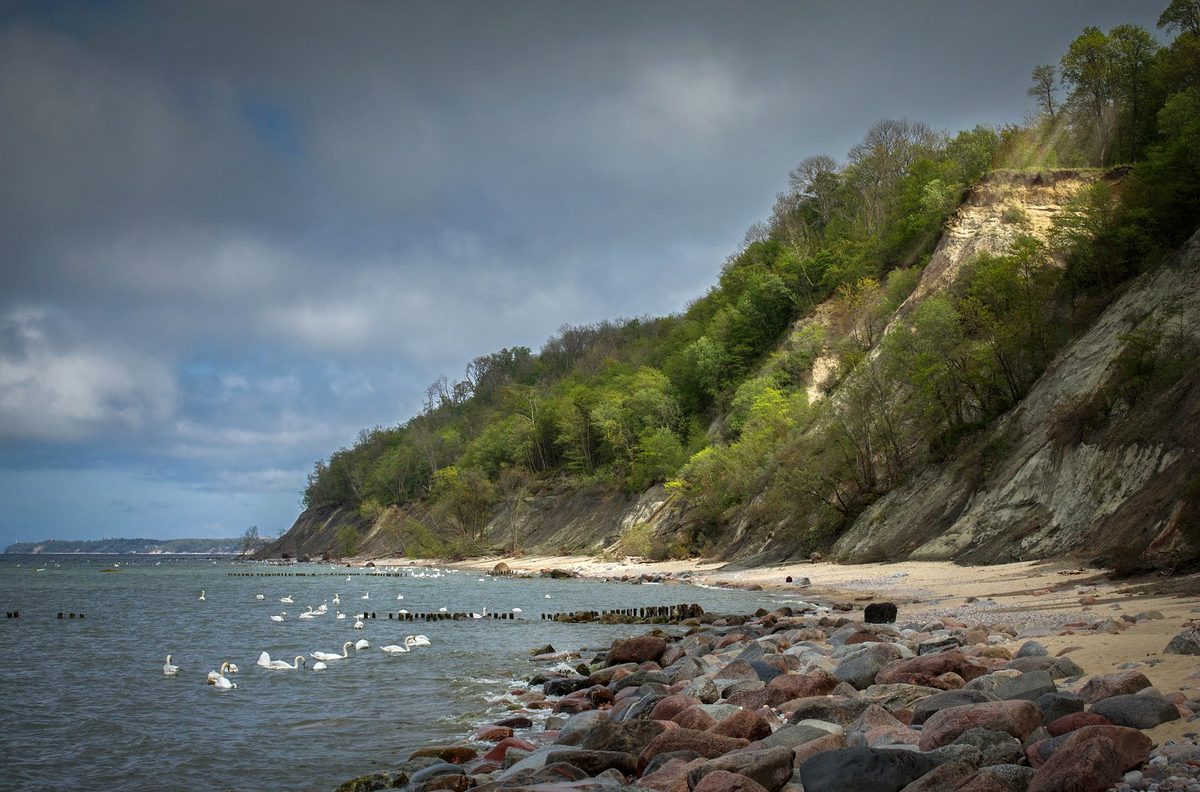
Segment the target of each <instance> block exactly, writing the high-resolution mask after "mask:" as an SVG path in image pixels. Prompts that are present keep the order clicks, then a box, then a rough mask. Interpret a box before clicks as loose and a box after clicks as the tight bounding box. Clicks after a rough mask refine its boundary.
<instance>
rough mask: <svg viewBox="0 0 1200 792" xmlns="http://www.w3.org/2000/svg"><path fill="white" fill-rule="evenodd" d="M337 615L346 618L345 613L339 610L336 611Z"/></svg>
mask: <svg viewBox="0 0 1200 792" xmlns="http://www.w3.org/2000/svg"><path fill="white" fill-rule="evenodd" d="M337 617H338V618H339V619H344V618H346V614H344V613H342V612H341V611H338V612H337Z"/></svg>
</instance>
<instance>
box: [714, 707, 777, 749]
mask: <svg viewBox="0 0 1200 792" xmlns="http://www.w3.org/2000/svg"><path fill="white" fill-rule="evenodd" d="M709 731H711V732H712V733H713V734H719V735H721V736H722V737H740V738H741V739H744V740H750V741H751V742H753V741H755V740H761V739H763V738H764V737H769V736H770V735H771V724H769V723H767V720H766V718H764V717H763V716H761V715H759V714H758V713H757V712H753V711H751V710H739V711H738V712H735V713H733V714H732V715H730V716H729V717H728V718H725V719H724V720H723V721H721V722H720V723H718V724H717V725H716V726H714V727H712V728H711V729H709Z"/></svg>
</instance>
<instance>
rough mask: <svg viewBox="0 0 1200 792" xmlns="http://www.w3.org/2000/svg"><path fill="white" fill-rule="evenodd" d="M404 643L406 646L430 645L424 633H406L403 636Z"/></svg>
mask: <svg viewBox="0 0 1200 792" xmlns="http://www.w3.org/2000/svg"><path fill="white" fill-rule="evenodd" d="M404 644H405V645H406V646H432V644H431V643H430V642H429V639H428V638H426V637H425V636H424V635H406V636H404Z"/></svg>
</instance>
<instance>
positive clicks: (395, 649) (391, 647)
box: [380, 644, 409, 654]
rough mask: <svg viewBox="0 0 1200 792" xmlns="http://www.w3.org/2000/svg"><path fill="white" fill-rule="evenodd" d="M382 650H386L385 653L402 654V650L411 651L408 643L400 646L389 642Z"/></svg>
mask: <svg viewBox="0 0 1200 792" xmlns="http://www.w3.org/2000/svg"><path fill="white" fill-rule="evenodd" d="M380 651H382V652H384V653H385V654H400V653H401V652H407V651H409V649H408V645H407V644H406V645H404V646H399V645H397V644H388V645H387V646H385V647H383V648H382V649H381V650H380Z"/></svg>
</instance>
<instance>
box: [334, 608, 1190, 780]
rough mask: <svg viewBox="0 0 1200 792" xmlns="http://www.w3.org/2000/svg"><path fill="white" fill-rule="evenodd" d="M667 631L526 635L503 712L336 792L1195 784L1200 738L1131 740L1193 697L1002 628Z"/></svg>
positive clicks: (779, 625) (1182, 712)
mask: <svg viewBox="0 0 1200 792" xmlns="http://www.w3.org/2000/svg"><path fill="white" fill-rule="evenodd" d="M893 614H894V610H889V609H887V608H883V609H873V613H872V614H871V615H872V616H873V617H876V618H878V617H879V616H880V615H882V616H884V617H886V616H889V615H893ZM1156 615H1157V614H1143V615H1139V616H1138V617H1123V619H1125V620H1126V621H1125V623H1126V624H1128V623H1132V622H1136V621H1137V620H1139V619H1148V618H1153V617H1155V616H1156ZM685 625H688V626H690V627H691V628H692V629H690V630H689V631H688V632H687V634H685V635H683V636H681V637H675V636H671V635H668V634H665V633H664V632H662V631H660V630H656V631H653V632H651V633H649V634H646V635H641V636H637V637H633V638H628V639H625V640H618V641H615V642H614V643H613V644H612V646H611V648H609V649H608V650H607V651H606V652H600V653H598V654H597V655H596V656H595V658H594V659H593V660H592V662H591V663H588V664H583V663H581V664H580V665H578V666H577V667H575V668H571V667H570V666H567V665H565V663H563V662H562V661H563V659H564V658H570V657H571V655H570V654H567V653H554V652H553V651H552V647H550V646H546V647H543V648H542V649H539V650H537V651H538V652H541V653H542V654H541V655H540V657H541V658H544V659H547V660H550V659H553V660H557V661H558V662H559V665H558V666H557V667H555V668H554V669H552V670H549V671H546V672H543V673H540V674H538V675H536V676H535V677H534V678H533V679H531V681H530V687H529V688H528V689H525V690H514V691H511V692H510V698H509V702H510V705H511V707H512V708H513V709H515V710H518V712H516V713H515V714H513V716H512V717H509V718H507V719H504V720H500V721H498V722H496V723H494V724H489V725H487V726H485V727H483V728H481V729H480V730H479V731H478V732H476V733H475V734H474V735H472V738H471V740H470V741H467V742H464V743H462V744H458V745H449V746H431V747H428V748H423V749H421V750H419V751H417V752H416V753H414V754H413V756H412V757H411V758H410V760H409V761H408V762H407V763H405V764H404V765H402V766H401V767H399V768H397V769H396V770H394V771H393V772H392V773H387V774H376V775H371V776H363V777H361V778H358V779H354V780H352V781H349V782H347V783H346V784H344V785H343V786H342V787H340V788H339V792H362V791H364V790H374V789H383V788H403V789H406V790H411V791H412V792H430V791H432V790H466V789H473V790H479V792H489V791H490V790H531V791H532V790H540V791H543V792H551V791H552V790H645V789H653V790H660V791H661V792H721V791H722V790H731V791H733V792H738V791H740V792H764V791H765V792H780V790H783V791H784V792H865V791H866V790H872V791H873V792H900V790H904V792H936V791H938V790H961V791H962V792H1103V791H1104V790H1108V789H1112V788H1116V789H1119V790H1135V789H1137V790H1158V791H1159V792H1167V790H1176V789H1177V790H1188V792H1192V791H1193V790H1197V791H1200V783H1197V772H1198V769H1200V748H1198V747H1197V746H1196V745H1195V744H1194V743H1183V744H1179V745H1176V744H1174V743H1169V744H1167V745H1164V746H1160V747H1159V748H1158V749H1156V750H1154V751H1153V753H1152V749H1153V748H1154V745H1153V743H1152V741H1151V739H1150V738H1149V737H1148V736H1147V735H1145V734H1144V733H1143V730H1144V729H1149V728H1152V727H1154V726H1157V725H1158V724H1161V723H1164V722H1167V721H1172V720H1177V719H1180V718H1185V719H1188V720H1192V719H1195V718H1196V717H1197V715H1196V713H1198V712H1200V700H1196V699H1187V698H1186V697H1185V696H1184V695H1183V694H1180V693H1174V694H1167V695H1165V694H1163V693H1162V692H1160V691H1158V690H1156V689H1154V688H1153V687H1152V685H1151V683H1150V680H1149V679H1147V678H1146V676H1145V675H1144V674H1143V673H1142V672H1141V671H1139V670H1136V669H1134V668H1130V669H1127V670H1123V671H1119V672H1117V673H1113V674H1108V675H1102V676H1092V677H1090V678H1084V670H1083V669H1082V668H1080V667H1079V666H1078V665H1077V664H1076V663H1075V662H1073V661H1072V660H1071V658H1070V657H1068V656H1065V655H1062V653H1060V655H1062V656H1050V655H1049V653H1048V652H1047V650H1046V649H1045V647H1043V646H1042V645H1041V644H1039V643H1037V642H1036V641H1033V640H1027V641H1024V642H1023V643H1022V642H1020V641H1018V640H1017V630H1016V629H1015V628H1014V627H1012V626H1011V625H1007V624H1002V623H992V624H987V625H979V624H976V625H968V624H965V623H962V622H958V621H955V620H953V619H949V618H947V619H944V620H942V621H939V622H932V623H928V624H923V625H919V624H908V625H903V626H899V627H898V626H896V625H894V624H890V623H883V624H875V623H867V622H861V621H851V620H848V619H846V618H843V617H839V616H836V615H835V614H827V615H822V616H820V617H816V616H812V615H798V614H795V613H793V611H792V610H791V609H789V608H780V609H778V610H776V611H773V612H771V613H766V612H764V611H760V612H759V613H758V614H757V615H756V616H754V617H744V618H731V617H730V618H713V619H711V623H709V624H701V622H700V620H699V619H693V620H690V624H689V622H685ZM1089 629H1097V625H1090V626H1089ZM1098 629H1099V630H1103V629H1105V627H1104V626H1099V627H1098ZM1064 651H1069V650H1064ZM539 687H540V689H539ZM546 713H550V714H549V715H548V716H547V717H545V718H544V720H541V722H540V723H539V724H538V727H535V717H536V716H539V715H545V714H546Z"/></svg>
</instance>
